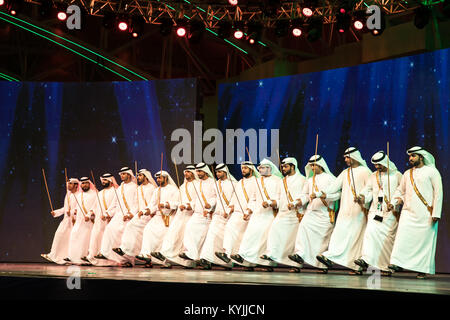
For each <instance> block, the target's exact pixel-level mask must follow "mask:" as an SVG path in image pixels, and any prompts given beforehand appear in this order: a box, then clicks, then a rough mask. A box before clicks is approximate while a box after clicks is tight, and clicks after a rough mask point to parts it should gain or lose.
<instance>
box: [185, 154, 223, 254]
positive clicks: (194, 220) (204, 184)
mask: <svg viewBox="0 0 450 320" xmlns="http://www.w3.org/2000/svg"><path fill="white" fill-rule="evenodd" d="M195 169H196V172H197V175H198V178H199V181H194V185H195V188H194V191H195V205H194V208H193V209H194V213H193V214H192V216H191V218H190V219H189V221H188V222H187V224H186V229H185V230H184V239H183V246H184V250H183V252H181V253H180V255H179V256H180V258H183V259H186V260H193V261H198V260H199V259H200V252H201V250H202V246H203V242H204V241H205V238H206V234H207V233H208V228H209V224H210V223H211V216H212V214H213V213H214V211H215V209H216V204H217V191H216V186H215V183H214V180H213V179H214V177H213V175H212V172H211V170H210V169H209V167H208V166H207V165H206V164H205V163H203V162H201V163H199V164H197V165H196V166H195Z"/></svg>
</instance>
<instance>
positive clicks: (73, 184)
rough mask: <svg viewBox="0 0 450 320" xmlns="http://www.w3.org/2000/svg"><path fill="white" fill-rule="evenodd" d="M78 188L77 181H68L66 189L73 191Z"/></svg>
mask: <svg viewBox="0 0 450 320" xmlns="http://www.w3.org/2000/svg"><path fill="white" fill-rule="evenodd" d="M77 188H78V183H73V182H69V183H68V184H67V190H69V191H71V192H75V191H76V190H77Z"/></svg>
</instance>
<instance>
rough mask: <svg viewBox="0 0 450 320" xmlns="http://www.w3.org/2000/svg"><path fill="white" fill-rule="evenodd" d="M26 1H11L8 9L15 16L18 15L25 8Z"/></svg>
mask: <svg viewBox="0 0 450 320" xmlns="http://www.w3.org/2000/svg"><path fill="white" fill-rule="evenodd" d="M23 3H24V0H14V1H12V0H9V1H8V6H7V9H8V10H9V13H11V14H12V15H13V16H15V15H17V14H18V13H19V12H20V11H21V10H22V7H23Z"/></svg>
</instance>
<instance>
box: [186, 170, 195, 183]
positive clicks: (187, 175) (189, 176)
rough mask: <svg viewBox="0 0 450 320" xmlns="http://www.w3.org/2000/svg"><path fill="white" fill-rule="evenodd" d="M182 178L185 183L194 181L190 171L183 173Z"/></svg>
mask: <svg viewBox="0 0 450 320" xmlns="http://www.w3.org/2000/svg"><path fill="white" fill-rule="evenodd" d="M184 177H185V178H186V180H187V181H192V180H193V179H194V174H193V173H192V172H190V171H185V172H184Z"/></svg>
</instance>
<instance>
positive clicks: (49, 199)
mask: <svg viewBox="0 0 450 320" xmlns="http://www.w3.org/2000/svg"><path fill="white" fill-rule="evenodd" d="M42 176H43V177H44V184H45V189H46V190H47V196H48V202H49V203H50V208H51V209H52V212H53V211H54V210H53V204H52V198H51V197H50V192H49V191H48V185H47V179H46V178H45V171H44V168H42Z"/></svg>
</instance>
